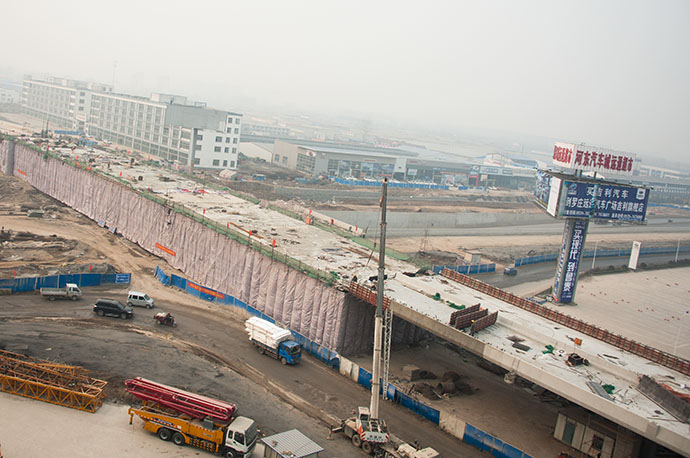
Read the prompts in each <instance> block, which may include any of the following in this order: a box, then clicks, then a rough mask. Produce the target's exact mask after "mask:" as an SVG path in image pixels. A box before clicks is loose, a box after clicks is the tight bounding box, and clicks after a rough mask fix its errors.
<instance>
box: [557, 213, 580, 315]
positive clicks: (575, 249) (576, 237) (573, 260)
mask: <svg viewBox="0 0 690 458" xmlns="http://www.w3.org/2000/svg"><path fill="white" fill-rule="evenodd" d="M588 226H589V220H586V219H574V218H568V219H566V220H565V228H564V230H563V243H562V244H561V252H560V254H559V256H558V267H557V269H556V277H555V279H554V283H553V293H552V296H553V299H554V301H556V302H558V303H561V304H568V303H571V302H572V301H573V300H574V299H575V286H576V285H577V272H578V269H579V267H580V258H581V257H582V251H583V249H584V246H585V239H586V237H587V228H588Z"/></svg>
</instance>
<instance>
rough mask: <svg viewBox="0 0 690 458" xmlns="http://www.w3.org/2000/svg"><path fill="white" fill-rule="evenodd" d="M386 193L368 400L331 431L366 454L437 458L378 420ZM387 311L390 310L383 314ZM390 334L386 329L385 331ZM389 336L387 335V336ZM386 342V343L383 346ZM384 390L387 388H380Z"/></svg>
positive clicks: (385, 186) (387, 354)
mask: <svg viewBox="0 0 690 458" xmlns="http://www.w3.org/2000/svg"><path fill="white" fill-rule="evenodd" d="M387 193H388V179H387V178H384V180H383V182H382V183H381V202H380V205H381V230H380V235H379V269H378V278H377V280H376V281H377V284H376V316H375V319H374V354H373V360H372V376H371V401H370V403H369V407H368V408H367V407H358V409H357V414H356V416H355V417H353V418H348V419H345V420H342V421H341V423H340V426H338V427H335V428H332V429H331V432H332V433H333V432H343V433H344V434H345V435H346V436H347V437H349V438H350V440H351V441H352V444H353V445H354V446H355V447H361V448H362V450H363V451H364V452H365V453H367V454H369V455H376V456H377V457H379V456H380V457H386V458H438V457H439V456H440V455H439V454H438V452H436V450H434V449H432V448H430V447H427V448H424V449H421V450H418V449H417V447H414V446H412V445H410V444H407V443H404V442H403V441H401V440H399V439H397V438H395V437H393V436H392V435H391V434H390V433H389V431H388V427H387V425H386V422H385V421H383V420H382V419H381V418H379V392H380V390H381V372H382V371H381V360H382V359H383V360H384V361H383V363H384V367H385V369H384V371H383V372H384V384H385V385H387V382H388V374H387V372H388V370H387V367H388V362H389V358H390V351H388V348H389V347H388V346H387V351H386V352H385V355H383V358H382V351H381V348H382V344H381V341H382V337H383V319H384V307H383V302H384V300H383V299H384V285H383V283H384V280H385V279H386V276H385V257H386V205H387ZM387 312H390V311H387ZM387 321H388V323H387V326H388V327H390V326H391V325H392V316H391V315H390V313H389V314H388V315H387ZM387 331H388V333H390V329H387ZM389 335H390V334H389ZM388 344H389V342H388V343H387V345H388ZM384 389H387V386H385V387H384Z"/></svg>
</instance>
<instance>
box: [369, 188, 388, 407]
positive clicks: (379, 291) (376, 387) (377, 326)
mask: <svg viewBox="0 0 690 458" xmlns="http://www.w3.org/2000/svg"><path fill="white" fill-rule="evenodd" d="M387 191H388V179H387V178H384V179H383V182H382V183H381V229H380V232H379V274H378V281H377V282H376V318H375V320H374V356H373V361H372V368H373V369H372V372H373V373H372V380H371V403H370V404H369V412H370V414H371V418H375V419H378V418H379V391H380V390H381V337H382V330H383V297H384V296H383V290H384V277H385V273H384V272H385V262H386V196H387Z"/></svg>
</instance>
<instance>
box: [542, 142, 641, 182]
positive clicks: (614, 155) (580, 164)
mask: <svg viewBox="0 0 690 458" xmlns="http://www.w3.org/2000/svg"><path fill="white" fill-rule="evenodd" d="M552 160H553V163H554V164H556V165H558V166H560V167H565V168H569V169H575V170H582V171H585V172H597V173H600V174H603V175H604V176H607V175H627V176H632V174H633V166H634V164H635V155H634V154H632V153H626V152H623V151H616V150H613V149H609V148H602V147H599V146H589V145H585V144H584V143H583V144H579V145H575V144H573V143H560V142H559V143H556V144H555V145H554V147H553V157H552Z"/></svg>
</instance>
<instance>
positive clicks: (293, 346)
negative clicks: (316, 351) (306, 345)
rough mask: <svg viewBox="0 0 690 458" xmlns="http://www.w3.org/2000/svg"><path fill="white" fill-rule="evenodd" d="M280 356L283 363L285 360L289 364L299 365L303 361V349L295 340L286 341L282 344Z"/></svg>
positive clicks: (279, 349) (279, 351)
mask: <svg viewBox="0 0 690 458" xmlns="http://www.w3.org/2000/svg"><path fill="white" fill-rule="evenodd" d="M278 356H279V357H280V358H279V359H280V360H281V362H282V361H283V358H285V362H286V363H287V364H297V363H299V362H300V361H301V359H302V347H300V346H299V344H298V343H297V342H295V341H294V340H286V341H284V342H281V343H280V347H279V348H278Z"/></svg>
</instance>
